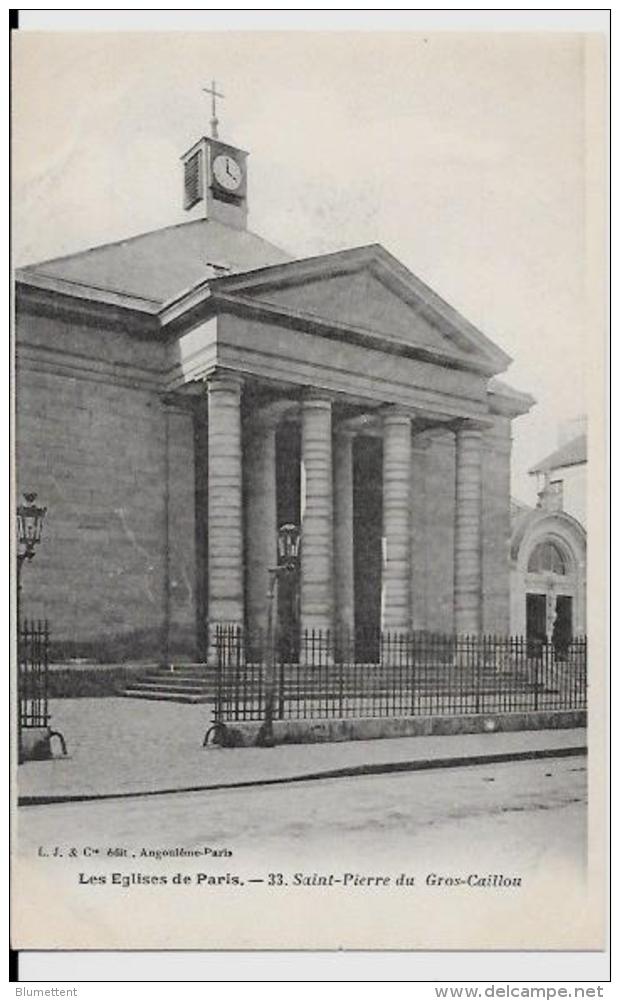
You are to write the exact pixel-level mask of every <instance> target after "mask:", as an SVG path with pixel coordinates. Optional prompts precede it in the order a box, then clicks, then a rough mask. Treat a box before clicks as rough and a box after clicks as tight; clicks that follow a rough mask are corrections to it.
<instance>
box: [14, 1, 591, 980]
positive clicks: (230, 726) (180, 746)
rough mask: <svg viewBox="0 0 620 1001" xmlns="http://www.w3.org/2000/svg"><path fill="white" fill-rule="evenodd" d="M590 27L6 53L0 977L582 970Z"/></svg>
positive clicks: (416, 31)
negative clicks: (358, 959) (214, 957)
mask: <svg viewBox="0 0 620 1001" xmlns="http://www.w3.org/2000/svg"><path fill="white" fill-rule="evenodd" d="M52 13H53V12H52ZM564 13H566V12H564ZM599 13H604V12H599ZM375 14H377V16H378V12H375ZM602 24H603V26H601V22H599V27H598V29H597V30H594V29H592V28H588V27H587V26H585V25H584V28H583V30H578V28H575V27H573V28H571V29H570V30H567V29H566V26H565V25H563V23H562V21H561V19H558V21H557V30H553V24H552V26H551V28H549V29H546V30H533V29H527V27H524V28H523V30H516V29H515V28H514V27H513V28H511V29H510V30H505V31H504V30H501V28H499V27H497V26H495V27H490V26H489V27H487V28H486V29H485V28H484V20H483V21H482V26H481V27H480V28H478V29H476V30H473V29H471V28H468V27H467V25H466V24H465V23H461V26H460V27H458V26H455V27H454V28H453V29H452V30H441V29H440V28H438V27H436V26H435V27H433V28H431V29H429V30H426V29H425V28H424V27H423V26H416V22H415V20H412V22H411V26H410V28H409V29H407V30H387V29H388V28H389V21H388V22H386V28H384V29H380V28H379V27H377V28H376V29H375V30H372V29H370V28H368V27H366V28H365V29H364V30H357V29H356V28H355V26H354V24H353V23H351V25H350V26H349V27H347V28H345V29H342V30H340V29H339V30H316V31H314V30H295V29H294V28H290V29H287V30H261V29H255V30H250V29H245V30H244V29H243V27H241V26H240V27H239V28H238V29H237V27H236V26H235V22H234V19H231V20H230V21H229V23H228V27H227V30H219V29H216V28H206V29H205V30H200V29H199V28H198V27H196V25H195V24H194V23H193V22H192V23H191V24H190V22H189V20H188V22H187V24H184V23H183V18H182V16H181V15H180V14H179V15H178V30H141V31H136V30H120V29H119V30H116V31H111V30H96V31H95V30H93V31H89V30H88V29H87V28H86V29H84V30H80V31H72V30H62V29H61V27H59V28H58V29H56V30H36V31H35V30H32V31H30V30H21V27H20V30H17V31H15V32H14V33H13V37H12V110H11V116H12V117H11V130H12V259H13V266H14V270H13V281H14V285H13V287H14V302H13V305H14V316H13V320H14V323H13V333H12V344H13V349H14V351H13V373H12V397H13V406H14V421H13V431H14V441H13V475H14V500H13V510H12V526H13V527H12V531H13V533H14V536H15V544H14V552H13V555H14V559H13V569H14V591H13V593H14V598H15V600H14V608H13V612H14V614H13V620H14V622H13V632H14V640H15V642H14V651H15V657H14V664H13V682H14V683H13V692H14V700H13V710H14V714H13V719H14V733H13V740H14V769H13V776H14V783H13V785H14V802H15V810H14V818H15V819H14V825H13V844H12V869H13V901H12V911H13V918H12V920H13V927H12V936H13V947H14V948H15V949H18V950H80V949H84V950H167V949H170V950H189V949H192V950H227V949H240V950H266V949H272V950H273V949H277V950H285V949H290V950H338V949H344V950H411V951H415V950H435V951H438V952H441V951H442V950H446V951H449V950H505V951H511V950H566V951H570V950H574V951H578V950H584V951H586V950H601V949H603V948H604V943H605V936H606V928H605V894H606V890H605V887H606V880H605V866H606V845H605V822H604V814H605V789H606V776H607V760H606V751H605V734H606V728H607V724H606V718H607V708H606V707H607V685H606V679H607V653H606V609H607V580H606V574H605V571H604V569H603V564H604V556H605V547H606V544H607V542H606V534H605V533H606V491H607V472H606V461H605V426H606V388H605V382H604V372H605V364H606V361H605V360H606V351H607V344H606V337H607V330H606V297H607V289H606V284H605V253H606V244H605V225H604V222H605V218H606V211H607V206H606V198H607V194H606V192H607V188H606V183H607V182H606V151H605V143H606V118H605V116H606V73H607V41H606V33H605V31H606V29H605V26H604V21H603V22H602ZM593 566H594V567H598V570H597V571H596V572H594V573H593V572H592V567H593ZM438 962H441V956H439V957H438Z"/></svg>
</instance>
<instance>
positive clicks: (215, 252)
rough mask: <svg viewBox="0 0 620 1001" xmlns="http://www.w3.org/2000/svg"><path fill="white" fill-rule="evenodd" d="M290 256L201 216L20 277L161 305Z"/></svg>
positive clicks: (40, 266)
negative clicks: (199, 286)
mask: <svg viewBox="0 0 620 1001" xmlns="http://www.w3.org/2000/svg"><path fill="white" fill-rule="evenodd" d="M291 259H292V258H291V255H290V254H287V253H286V251H284V250H281V249H280V248H279V247H276V246H274V245H273V244H272V243H268V242H267V240H263V239H262V237H260V236H256V234H255V233H250V232H249V231H247V230H240V229H235V228H233V227H231V226H225V225H224V224H223V223H221V222H217V221H215V220H207V219H198V220H196V221H194V222H186V223H180V224H179V225H178V226H166V227H165V228H164V229H157V230H154V231H152V232H150V233H143V234H141V235H140V236H134V237H131V238H130V239H128V240H120V241H118V242H116V243H107V244H103V246H100V247H94V248H92V249H91V250H84V251H82V252H81V253H77V254H70V255H69V256H67V257H57V258H54V259H53V260H49V261H41V262H39V263H37V264H30V265H28V266H27V267H24V268H20V269H19V271H18V274H17V277H18V280H19V281H23V282H26V283H29V282H30V281H32V282H33V283H38V280H41V279H43V280H45V279H53V280H58V281H60V282H62V283H67V284H68V286H70V287H71V286H73V287H75V289H76V291H77V289H82V290H84V289H89V288H90V289H96V290H98V291H102V290H103V291H106V292H113V293H117V294H119V295H122V296H129V297H130V298H136V299H141V300H145V301H146V302H148V303H152V304H153V305H158V304H159V305H161V304H162V303H164V302H166V301H167V300H168V299H171V298H173V297H174V296H177V295H179V294H180V293H181V292H184V291H186V290H188V289H190V288H192V287H193V286H194V285H196V284H198V283H199V282H202V281H204V280H205V278H213V277H215V276H217V275H220V274H230V273H238V272H241V271H251V270H253V269H254V268H260V267H264V266H266V265H267V266H268V265H272V264H283V263H285V262H286V261H290V260H291Z"/></svg>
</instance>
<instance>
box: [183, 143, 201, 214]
mask: <svg viewBox="0 0 620 1001" xmlns="http://www.w3.org/2000/svg"><path fill="white" fill-rule="evenodd" d="M202 197H203V191H202V150H200V149H199V150H198V151H197V152H196V153H194V155H193V156H190V158H189V159H188V160H186V161H185V208H186V209H191V207H192V205H195V204H196V202H199V201H200V200H201V198H202Z"/></svg>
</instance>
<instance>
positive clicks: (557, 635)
mask: <svg viewBox="0 0 620 1001" xmlns="http://www.w3.org/2000/svg"><path fill="white" fill-rule="evenodd" d="M555 612H556V615H555V623H554V626H553V648H554V650H555V652H556V655H557V656H558V658H559V659H560V660H563V659H565V657H566V655H567V653H568V648H569V646H570V642H571V640H572V638H573V599H572V598H571V597H570V595H568V594H559V595H558V596H557V598H556V602H555Z"/></svg>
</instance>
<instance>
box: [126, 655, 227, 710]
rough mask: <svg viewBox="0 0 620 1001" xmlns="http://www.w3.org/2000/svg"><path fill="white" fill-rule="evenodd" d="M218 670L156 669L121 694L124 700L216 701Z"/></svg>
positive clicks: (198, 667) (203, 666)
mask: <svg viewBox="0 0 620 1001" xmlns="http://www.w3.org/2000/svg"><path fill="white" fill-rule="evenodd" d="M216 672H217V669H216V668H213V667H210V666H208V665H207V664H180V665H179V666H176V665H175V666H173V667H159V668H155V669H153V670H150V671H148V673H146V674H143V675H141V676H140V677H139V678H138V679H137V680H136V681H133V682H132V683H131V684H130V685H127V687H126V688H125V689H124V691H123V693H122V694H123V695H124V696H125V697H126V698H133V699H157V700H159V701H166V702H185V703H191V704H197V703H208V702H214V701H215V694H216V688H217V673H216Z"/></svg>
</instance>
